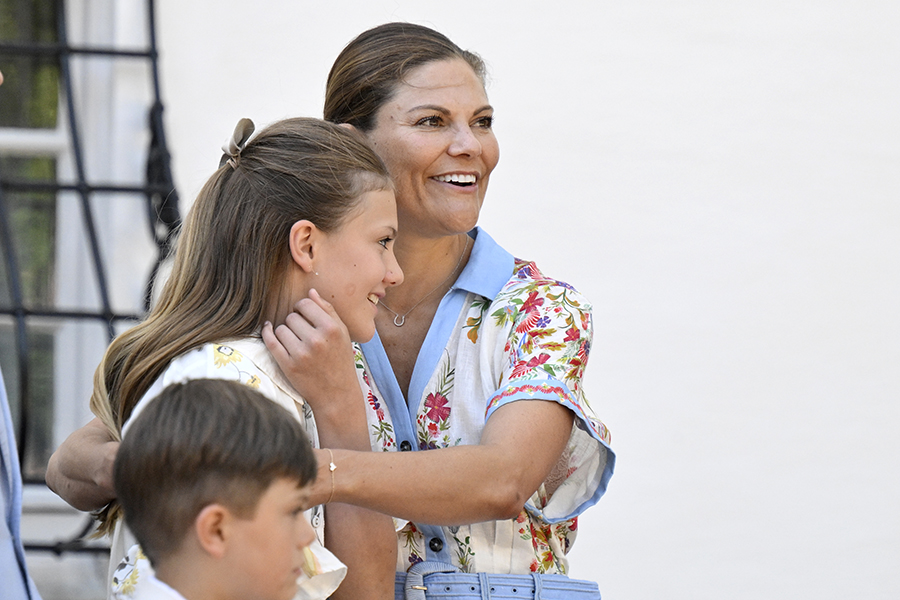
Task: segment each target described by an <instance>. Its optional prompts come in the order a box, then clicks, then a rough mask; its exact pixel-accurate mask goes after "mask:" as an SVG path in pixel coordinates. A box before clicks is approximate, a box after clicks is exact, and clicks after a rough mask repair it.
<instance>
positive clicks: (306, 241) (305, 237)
mask: <svg viewBox="0 0 900 600" xmlns="http://www.w3.org/2000/svg"><path fill="white" fill-rule="evenodd" d="M317 232H318V228H317V227H316V226H315V225H313V224H312V223H311V222H310V221H307V220H306V219H303V220H302V221H297V222H296V223H294V224H293V225H291V233H290V236H289V237H288V244H289V245H290V248H291V258H293V259H294V262H295V263H297V265H298V266H299V267H300V268H301V269H303V270H304V271H305V272H307V273H312V272H313V255H314V254H315V241H316V233H317Z"/></svg>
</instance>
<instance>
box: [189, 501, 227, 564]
mask: <svg viewBox="0 0 900 600" xmlns="http://www.w3.org/2000/svg"><path fill="white" fill-rule="evenodd" d="M233 518H234V516H233V515H232V514H231V512H230V511H229V510H228V509H227V508H225V507H224V506H222V505H221V504H209V505H207V506H204V507H203V510H201V511H200V512H199V513H198V514H197V518H196V519H194V533H196V534H197V542H198V543H199V544H200V547H201V548H203V549H204V550H205V551H206V553H207V554H209V555H210V556H212V557H213V558H222V557H223V556H225V550H226V548H227V541H228V538H229V537H230V536H229V535H228V527H229V520H230V519H233Z"/></svg>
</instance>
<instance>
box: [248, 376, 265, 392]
mask: <svg viewBox="0 0 900 600" xmlns="http://www.w3.org/2000/svg"><path fill="white" fill-rule="evenodd" d="M260 383H262V380H261V379H260V378H259V375H251V376H250V379H248V380H247V382H246V385H248V386H249V387H252V388H253V389H254V390H258V389H259V384H260Z"/></svg>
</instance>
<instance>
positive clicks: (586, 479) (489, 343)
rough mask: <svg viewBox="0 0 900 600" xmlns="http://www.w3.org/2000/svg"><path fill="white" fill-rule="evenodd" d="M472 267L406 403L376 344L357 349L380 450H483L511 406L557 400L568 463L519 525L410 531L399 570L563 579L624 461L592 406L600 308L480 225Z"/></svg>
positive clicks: (448, 301)
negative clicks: (442, 568) (588, 381)
mask: <svg viewBox="0 0 900 600" xmlns="http://www.w3.org/2000/svg"><path fill="white" fill-rule="evenodd" d="M470 235H473V236H474V237H475V245H474V247H473V250H472V255H471V258H470V259H469V263H468V265H467V266H466V268H465V269H464V270H463V272H462V273H461V274H460V277H459V279H458V280H457V281H456V283H455V284H454V287H453V288H452V289H451V291H450V292H448V293H447V295H446V296H445V297H444V298H443V300H442V301H441V304H440V307H439V308H438V311H437V314H436V315H435V319H434V321H433V323H432V325H431V328H430V330H429V332H428V335H427V337H426V338H425V342H424V344H423V346H422V351H421V353H420V355H419V357H418V359H417V362H416V366H415V369H414V371H413V375H412V379H411V381H410V387H409V397H410V402H409V405H408V406H407V402H406V400H405V399H404V397H403V395H402V392H401V391H400V387H399V385H398V384H397V381H396V378H395V377H394V374H393V371H392V369H391V366H390V363H389V361H388V358H387V355H386V354H385V352H384V348H383V346H382V345H381V342H380V341H379V339H378V337H377V336H376V338H375V339H373V340H372V341H371V342H368V343H366V344H363V345H362V350H361V351H358V352H357V355H356V361H357V373H358V375H359V377H360V380H361V382H362V384H363V388H364V391H365V392H366V395H367V401H368V419H369V425H370V437H371V439H372V445H373V449H381V450H383V451H385V452H389V451H397V450H399V451H422V450H426V451H427V450H430V449H433V448H446V447H449V446H457V445H460V444H477V443H479V441H480V438H481V432H482V430H483V429H484V424H485V423H486V422H487V420H488V419H489V418H490V417H491V415H492V414H493V413H494V411H495V410H497V409H498V408H500V407H501V406H504V405H506V404H508V403H510V402H517V401H536V400H537V401H545V402H557V403H559V404H561V405H563V406H565V407H566V408H568V409H569V410H571V411H572V412H573V413H574V415H575V424H574V425H573V427H572V433H571V436H570V438H569V443H568V445H567V447H566V450H565V451H564V453H563V456H562V458H561V460H560V464H558V465H557V467H556V468H555V469H554V470H553V472H552V473H551V475H550V476H549V477H548V480H547V481H545V482H544V483H543V484H542V485H541V487H540V488H539V489H538V490H537V491H536V492H535V494H534V495H533V496H532V497H531V498H530V499H529V501H528V502H527V504H526V505H525V507H524V509H523V510H522V512H521V513H520V514H519V516H518V517H517V518H516V519H511V520H504V521H490V522H485V523H475V524H471V525H460V526H454V527H439V526H433V525H428V524H425V523H405V524H403V523H402V522H401V523H400V525H402V528H401V529H399V531H398V549H399V557H398V565H397V570H398V571H406V570H407V569H408V568H409V567H410V566H412V565H413V564H415V563H417V562H420V561H422V560H437V561H443V562H448V563H452V564H454V565H456V566H457V567H459V568H460V569H461V570H462V571H464V572H469V573H475V572H487V573H520V574H521V573H529V572H537V573H548V574H566V572H567V569H568V562H567V560H566V553H567V552H568V551H569V549H570V548H571V546H572V543H573V541H574V539H575V534H576V531H577V518H578V515H579V514H581V512H582V511H584V510H585V509H587V508H589V507H590V506H592V505H593V504H594V503H596V502H597V500H598V499H599V498H600V496H602V495H603V493H604V492H605V490H606V486H607V482H608V480H609V478H610V476H611V475H612V473H613V466H614V463H615V456H614V454H613V452H612V450H611V449H610V447H609V444H610V436H609V432H608V431H607V429H606V427H605V426H604V425H603V424H602V423H601V422H600V421H598V420H596V419H595V418H594V417H593V416H592V414H591V412H590V409H589V407H588V406H587V403H586V401H585V398H584V393H583V390H582V385H581V379H582V374H583V372H584V368H585V365H586V363H587V359H588V353H589V351H590V346H591V335H592V330H591V306H590V304H589V303H588V302H587V300H585V298H584V297H583V296H582V295H581V294H579V293H578V292H577V291H576V290H575V289H574V288H572V286H570V285H568V284H566V283H564V282H561V281H557V280H554V279H550V278H548V277H546V276H544V275H543V274H542V273H541V272H540V271H539V270H538V268H537V266H535V264H534V263H531V262H526V261H522V260H518V259H514V258H513V257H512V256H511V255H510V254H509V253H507V252H506V251H505V250H503V249H502V248H501V247H500V246H499V245H497V243H496V242H494V240H493V239H491V237H490V236H488V235H487V234H486V233H485V232H484V231H483V230H481V229H478V228H476V229H475V230H474V231H473V232H472V233H471V234H470Z"/></svg>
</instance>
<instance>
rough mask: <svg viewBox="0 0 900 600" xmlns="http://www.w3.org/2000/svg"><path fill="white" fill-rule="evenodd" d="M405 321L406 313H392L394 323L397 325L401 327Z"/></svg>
mask: <svg viewBox="0 0 900 600" xmlns="http://www.w3.org/2000/svg"><path fill="white" fill-rule="evenodd" d="M404 323H406V315H398V314H395V315H394V325H396V326H397V327H403V324H404Z"/></svg>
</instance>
